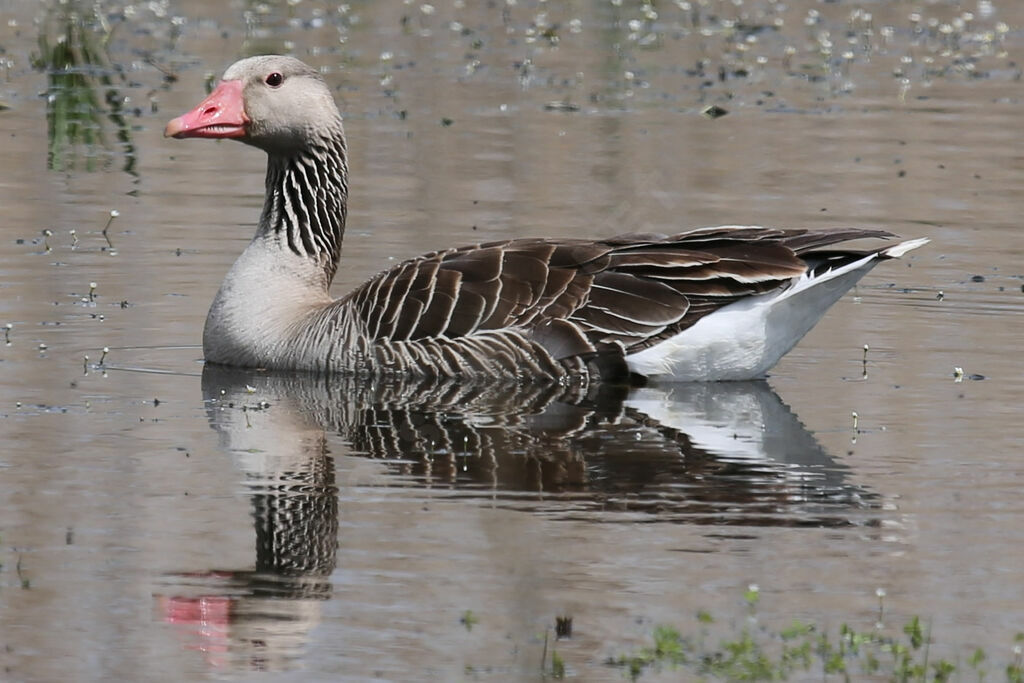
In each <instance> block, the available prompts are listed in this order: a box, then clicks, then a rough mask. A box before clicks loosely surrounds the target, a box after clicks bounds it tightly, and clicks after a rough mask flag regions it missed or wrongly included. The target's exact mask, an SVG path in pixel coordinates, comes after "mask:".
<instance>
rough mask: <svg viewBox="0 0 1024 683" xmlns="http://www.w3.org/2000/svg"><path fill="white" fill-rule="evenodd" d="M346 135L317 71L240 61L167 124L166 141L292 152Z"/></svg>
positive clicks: (283, 62)
mask: <svg viewBox="0 0 1024 683" xmlns="http://www.w3.org/2000/svg"><path fill="white" fill-rule="evenodd" d="M335 131H337V133H338V134H340V133H341V115H340V114H339V113H338V108H337V106H336V105H335V103H334V98H333V97H332V96H331V92H330V90H329V89H328V87H327V84H326V83H324V81H323V79H322V78H321V77H320V74H319V73H317V71H316V70H315V69H313V68H311V67H309V66H307V65H306V64H304V63H302V62H300V61H299V60H298V59H295V58H294V57H285V56H281V55H263V56H259V57H249V58H247V59H243V60H241V61H238V62H235V63H234V64H232V65H231V66H230V67H228V70H227V71H225V72H224V77H223V78H222V79H221V81H220V83H219V84H218V85H217V87H216V88H214V90H213V92H211V93H210V95H209V96H208V97H207V98H206V99H205V100H203V101H202V102H200V103H199V105H198V106H196V107H195V108H194V109H192V110H191V111H189V112H187V113H185V114H182V115H181V116H179V117H178V118H176V119H173V120H172V121H170V122H169V123H168V124H167V127H166V128H165V129H164V136H165V137H174V138H215V139H217V138H234V139H237V140H240V141H241V142H245V143H247V144H250V145H253V146H255V147H259V148H260V149H263V150H264V151H266V152H268V153H270V154H281V153H284V154H287V153H289V152H292V151H295V150H296V149H301V148H303V147H306V146H308V145H309V143H310V142H311V141H313V140H316V139H318V138H322V137H323V136H324V134H325V133H327V134H331V133H334V132H335Z"/></svg>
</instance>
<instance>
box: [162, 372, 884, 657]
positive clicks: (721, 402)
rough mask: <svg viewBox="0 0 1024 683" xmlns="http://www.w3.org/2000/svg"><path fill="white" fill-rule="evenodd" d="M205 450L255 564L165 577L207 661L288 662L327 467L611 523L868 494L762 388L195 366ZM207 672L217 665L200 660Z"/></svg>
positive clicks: (333, 493) (326, 569)
mask: <svg viewBox="0 0 1024 683" xmlns="http://www.w3.org/2000/svg"><path fill="white" fill-rule="evenodd" d="M202 385H203V395H204V399H205V405H206V410H207V415H208V418H209V421H210V424H211V426H212V427H213V429H214V430H215V431H216V432H217V434H218V436H219V440H220V447H221V448H222V449H223V450H225V451H227V452H228V453H230V454H231V456H232V457H233V458H234V460H235V462H236V465H237V467H238V469H239V470H240V472H241V473H242V475H243V477H244V480H245V483H246V485H247V486H248V487H249V488H250V490H251V492H252V495H251V499H252V515H253V520H254V524H255V527H256V549H255V567H254V569H246V570H223V569H217V570H204V571H198V572H191V573H187V574H180V575H178V576H177V578H176V580H177V581H179V582H180V583H183V584H187V583H188V582H189V580H190V579H191V580H194V581H195V582H196V584H197V585H199V586H201V590H202V591H203V592H204V593H205V594H204V595H201V596H200V597H187V598H186V597H177V598H164V599H163V605H164V615H165V618H166V619H168V620H170V621H173V622H176V623H179V624H184V625H187V626H189V627H193V628H196V629H198V632H199V634H200V636H199V638H200V640H202V641H203V642H202V643H201V644H200V645H197V647H201V648H202V649H203V650H205V651H206V652H207V653H208V656H209V657H211V658H213V659H215V658H217V657H220V658H223V659H224V660H225V662H227V661H231V662H238V661H239V660H244V661H246V662H247V666H248V667H249V668H255V669H286V668H291V667H290V664H289V663H290V662H297V660H298V658H299V657H300V656H301V654H302V648H303V644H304V642H305V640H306V637H307V634H308V633H309V631H310V630H311V629H312V628H313V627H314V626H315V625H316V624H317V623H318V621H319V614H320V606H321V603H322V601H324V600H326V599H329V598H330V597H331V590H332V586H331V581H330V575H331V573H332V572H333V570H334V568H335V563H336V553H337V543H338V496H337V493H338V492H337V488H336V485H335V475H334V470H335V460H334V456H332V455H331V454H330V451H329V450H328V444H329V443H330V444H331V445H332V447H333V448H334V450H336V451H339V452H342V453H344V455H345V456H347V457H352V456H356V457H364V458H366V457H368V458H373V459H375V460H379V461H380V462H381V466H382V469H383V470H385V471H387V472H388V473H390V474H391V475H393V476H386V477H384V479H383V481H384V484H382V485H383V486H388V487H394V486H405V487H422V488H424V489H426V488H429V489H430V493H429V499H430V501H432V503H433V502H436V501H438V500H439V499H444V498H445V497H446V496H450V497H451V498H453V499H454V498H458V499H459V500H460V501H461V502H462V503H463V504H465V503H466V499H467V498H468V499H470V500H472V499H476V500H478V501H482V502H486V504H488V505H500V506H506V507H511V508H516V509H522V510H525V511H529V512H531V513H535V514H544V515H548V516H553V517H562V518H573V519H584V520H587V521H593V522H596V523H609V522H625V521H628V522H637V521H640V522H679V523H689V524H717V525H728V524H739V525H790V526H792V525H815V526H823V525H824V526H846V525H850V524H858V523H865V524H870V523H872V522H871V521H870V520H871V516H870V515H868V516H864V515H859V514H858V511H860V510H863V509H865V508H871V507H873V506H874V501H875V500H876V496H875V495H874V494H872V493H870V492H869V491H867V490H865V489H863V488H861V487H859V486H857V485H854V484H850V483H848V482H847V475H848V471H847V469H846V468H845V467H844V466H842V465H841V464H839V463H836V462H835V461H834V460H833V459H832V458H830V457H829V456H828V455H827V454H826V453H825V451H824V450H823V449H822V448H821V447H820V446H819V445H818V443H817V442H816V440H815V439H814V437H813V436H812V435H811V434H810V433H809V432H808V431H807V430H806V429H805V428H804V427H803V425H801V423H800V422H799V420H798V419H797V417H796V416H795V415H794V414H793V413H792V411H790V409H789V408H788V407H787V406H786V405H785V404H784V403H783V402H782V401H781V400H780V399H779V397H778V396H777V395H776V394H775V393H774V392H773V391H772V390H771V388H770V387H769V386H768V385H767V384H766V383H764V382H742V383H740V382H731V383H704V384H686V385H674V386H663V387H662V386H653V387H644V388H634V389H627V388H624V387H607V386H602V387H598V388H596V389H593V388H592V389H591V390H590V391H589V392H587V393H584V392H582V391H581V390H580V389H578V388H575V387H565V386H560V385H558V384H525V385H495V384H464V383H458V382H430V381H428V380H421V381H405V382H399V381H369V380H360V379H357V378H338V377H334V378H326V377H316V376H311V375H302V374H276V373H270V372H260V371H252V370H235V369H226V368H220V367H214V366H207V367H206V368H205V369H204V371H203V380H202ZM215 663H216V662H215Z"/></svg>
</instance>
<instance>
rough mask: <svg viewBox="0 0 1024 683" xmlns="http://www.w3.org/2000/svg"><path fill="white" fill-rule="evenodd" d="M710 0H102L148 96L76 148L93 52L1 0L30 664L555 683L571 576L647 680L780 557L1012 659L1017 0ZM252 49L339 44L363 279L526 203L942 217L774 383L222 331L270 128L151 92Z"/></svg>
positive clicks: (591, 228) (781, 592)
mask: <svg viewBox="0 0 1024 683" xmlns="http://www.w3.org/2000/svg"><path fill="white" fill-rule="evenodd" d="M693 4H694V5H699V6H700V7H701V9H700V12H699V16H698V17H697V21H696V22H695V21H694V17H693V16H692V14H690V13H686V12H683V11H681V10H679V8H678V7H677V6H676V5H668V4H665V6H662V5H661V4H660V3H659V4H658V6H657V11H658V12H659V13H660V14H659V16H658V17H656V18H654V19H651V18H649V17H647V16H645V15H644V13H643V10H642V6H641V5H640V4H638V3H633V2H629V0H625V1H624V2H622V3H591V4H585V6H584V5H581V6H577V5H572V4H562V3H529V2H520V3H517V4H514V5H501V4H496V5H494V6H490V5H488V4H486V3H479V4H477V3H464V6H463V4H459V3H455V4H443V5H442V4H438V5H437V6H436V7H433V6H430V7H429V9H428V8H427V6H425V5H422V4H405V3H372V4H371V3H352V4H351V5H350V6H347V7H348V9H347V10H345V11H340V10H339V9H338V8H337V6H334V5H330V4H328V3H319V2H302V3H265V4H261V5H259V6H251V5H249V4H243V3H237V4H225V5H223V6H219V5H218V6H216V7H211V6H210V4H209V3H198V2H191V1H184V0H183V1H182V2H173V3H167V4H160V3H155V4H151V5H147V6H142V5H139V6H132V8H131V11H126V10H127V9H128V8H127V6H124V5H121V4H111V5H110V6H109V7H107V14H106V15H105V16H106V18H107V20H108V21H109V22H110V23H111V24H112V25H115V26H116V30H115V31H114V33H113V34H112V37H111V38H110V41H109V43H108V45H107V54H108V55H109V59H110V64H109V65H107V66H102V65H101V66H100V67H98V68H97V69H96V70H94V71H91V72H90V73H93V74H94V80H93V81H90V82H89V83H91V84H92V86H93V87H95V88H97V90H98V93H99V102H100V103H101V104H102V103H105V102H108V100H107V92H108V91H111V92H113V93H114V98H115V100H116V99H117V98H125V99H120V100H118V102H119V103H120V104H119V107H120V110H119V111H120V112H121V114H120V115H121V116H123V117H124V120H125V121H126V122H127V123H126V124H125V125H122V124H121V123H119V122H118V120H116V118H112V117H111V116H110V108H109V105H106V104H103V105H102V108H101V111H102V115H101V116H100V117H99V118H94V119H90V120H87V122H86V123H87V124H88V125H91V126H94V127H95V128H96V129H101V130H102V131H104V132H103V136H104V137H103V140H102V141H101V142H98V143H94V144H92V145H88V144H85V143H84V142H82V141H81V140H78V141H77V144H73V143H74V142H75V141H67V143H66V146H65V147H63V148H61V151H62V156H60V157H59V158H57V159H55V157H54V154H53V151H54V147H53V139H52V137H51V136H48V133H47V131H48V120H47V112H48V106H49V107H52V106H54V99H53V98H55V97H57V96H58V95H60V94H61V93H62V92H64V91H61V90H60V89H59V88H60V87H64V86H59V83H58V82H57V81H56V80H55V79H54V78H53V76H54V74H55V73H56V71H55V69H54V68H53V67H49V68H47V67H45V66H43V67H34V66H33V65H32V61H31V59H32V56H33V54H35V55H36V56H37V57H39V56H43V55H41V53H40V50H41V48H40V47H39V42H38V37H39V34H40V32H45V33H47V34H48V35H50V38H51V40H50V43H51V44H53V41H54V36H56V35H59V34H60V32H61V30H63V29H61V27H62V26H63V24H62V21H63V20H64V18H66V17H63V15H61V14H60V12H61V9H60V7H61V6H60V5H57V4H56V3H55V4H54V5H53V7H52V8H51V9H50V10H49V11H50V12H51V14H50V15H49V18H48V19H46V21H42V18H43V16H44V13H45V10H44V9H42V8H39V7H36V6H35V5H34V4H33V3H23V2H15V1H9V2H0V9H2V10H3V16H4V17H5V18H6V22H4V23H3V24H2V25H0V46H2V48H3V51H2V58H3V59H4V64H3V66H4V68H3V70H0V102H3V104H4V105H5V106H6V107H7V108H6V109H3V110H0V127H2V128H0V130H2V132H3V138H4V143H3V146H2V148H0V149H2V151H0V154H2V155H3V160H4V168H5V170H4V173H3V174H2V176H0V206H2V207H3V216H4V218H3V229H2V230H3V239H2V240H0V324H6V323H8V322H9V323H10V324H11V329H10V332H9V340H10V343H9V344H8V345H6V346H3V347H0V387H2V392H0V393H2V395H3V397H4V398H3V401H2V403H0V429H2V435H3V442H4V448H3V450H2V451H0V473H2V476H0V510H2V511H3V512H2V513H0V563H2V570H0V605H2V609H0V623H2V625H3V628H2V632H3V633H4V644H5V646H6V649H5V651H4V652H3V654H2V655H0V660H2V661H3V664H4V666H5V668H6V672H7V673H6V674H5V676H7V677H10V678H11V679H15V680H56V679H59V678H63V677H66V675H67V672H68V671H75V672H78V674H79V677H80V678H83V679H100V678H109V679H125V680H128V679H133V678H137V677H139V675H140V674H139V672H140V671H142V672H145V677H146V678H151V679H154V680H162V679H166V680H182V679H196V678H204V677H229V678H239V679H246V678H248V677H249V676H250V675H251V674H252V672H254V671H268V672H274V674H275V676H277V677H280V678H282V679H289V678H290V679H295V680H299V679H301V680H309V679H319V680H323V679H328V678H338V677H341V678H345V679H351V680H363V679H371V678H383V679H391V680H421V679H423V678H425V677H427V676H432V677H434V678H437V679H439V680H458V679H460V678H474V677H475V678H484V679H486V678H490V679H493V680H509V679H516V678H523V679H536V678H538V677H539V676H540V672H541V667H540V661H541V657H542V653H543V651H544V634H545V633H546V632H547V633H549V634H551V637H552V638H553V628H554V623H555V618H556V617H557V616H561V615H571V616H572V617H573V622H574V630H573V637H572V638H571V639H569V640H562V641H559V642H558V645H557V647H558V649H559V652H560V654H561V655H562V656H563V658H564V659H565V661H566V664H567V666H568V668H569V672H570V673H571V674H572V675H574V676H576V677H578V678H579V679H580V680H588V681H593V680H621V678H622V672H621V671H620V670H618V669H615V668H611V667H608V666H606V665H605V664H604V660H605V659H606V658H607V657H609V656H617V655H619V654H622V653H623V652H627V651H630V650H632V649H635V648H636V647H638V646H639V645H641V644H643V643H645V642H647V641H648V639H649V637H650V634H651V631H652V628H653V627H654V625H656V624H662V623H668V624H676V625H679V626H680V627H681V628H684V629H685V628H686V627H687V625H689V624H692V623H693V615H694V614H695V613H696V611H697V610H699V609H704V610H708V611H710V612H711V613H713V614H715V615H719V616H720V617H721V621H722V623H723V625H724V630H725V631H728V630H729V629H728V625H729V624H742V623H743V621H742V620H743V619H744V618H745V616H744V615H745V608H744V606H743V604H742V595H743V592H744V590H745V589H746V587H747V586H748V585H749V584H751V583H756V584H757V585H758V586H759V587H760V589H761V591H762V594H763V597H762V602H761V605H760V610H761V619H763V620H764V621H765V622H766V623H774V624H785V623H788V622H789V621H790V620H792V619H793V618H800V619H804V620H807V621H813V622H815V623H817V624H820V625H821V626H822V627H823V628H825V627H835V626H837V625H838V624H839V623H841V622H844V621H845V622H851V623H854V624H857V625H858V626H859V627H862V628H870V627H871V625H872V624H873V623H874V620H875V618H876V616H877V606H878V605H877V598H876V597H875V591H876V589H878V588H882V589H884V590H885V592H886V598H885V607H886V615H885V620H886V621H887V622H889V623H892V624H897V625H898V624H901V623H902V622H903V620H904V619H905V618H907V617H908V616H910V615H920V616H921V617H922V619H927V620H929V622H930V625H931V629H932V634H933V640H934V644H933V648H934V651H935V652H936V653H939V654H937V655H936V656H947V657H950V658H954V657H956V656H961V657H963V656H964V653H968V652H970V651H971V650H972V649H973V647H975V646H982V647H984V648H985V649H986V651H988V652H989V653H990V656H991V657H992V658H993V661H994V662H1006V661H1008V660H1009V657H1010V654H1009V651H1010V647H1011V645H1012V643H1011V641H1012V637H1013V634H1014V633H1016V632H1017V631H1020V630H1024V624H1022V621H1021V614H1022V613H1021V608H1020V606H1021V605H1024V588H1022V587H1024V561H1022V560H1024V558H1022V557H1021V551H1020V548H1022V547H1024V531H1022V530H1024V504H1022V502H1021V500H1022V499H1021V496H1020V490H1021V483H1022V481H1024V466H1022V464H1021V459H1020V451H1021V445H1022V443H1024V427H1022V423H1021V421H1020V419H1019V415H1020V408H1019V406H1020V405H1021V404H1022V402H1024V383H1022V381H1021V374H1020V362H1019V359H1018V358H1017V354H1016V350H1017V348H1018V346H1019V339H1020V334H1021V331H1022V323H1021V320H1022V318H1021V313H1022V304H1024V294H1022V285H1024V268H1022V267H1021V263H1022V261H1024V244H1022V242H1021V239H1020V237H1019V236H1018V226H1017V221H1018V218H1019V215H1020V213H1021V207H1020V194H1019V192H1018V191H1017V189H1018V185H1019V183H1020V178H1021V173H1022V170H1024V163H1022V156H1021V154H1020V152H1019V140H1018V138H1019V133H1018V131H1019V128H1020V126H1019V123H1020V121H1019V119H1020V111H1019V109H1020V98H1021V92H1022V91H1021V86H1020V81H1019V75H1020V69H1019V67H1018V66H1017V65H1018V64H1020V63H1021V61H1022V58H1024V55H1021V49H1022V47H1024V43H1022V40H1021V34H1020V31H1019V28H1018V27H1019V26H1021V25H1022V23H1024V10H1022V9H1021V8H1019V7H1017V5H1016V4H1015V3H1010V2H993V3H988V4H985V7H987V8H991V10H992V11H991V13H989V12H988V10H985V11H982V10H983V8H973V9H971V11H972V12H973V13H974V15H975V16H974V17H973V19H972V20H971V21H970V22H969V24H968V25H967V26H966V27H961V28H959V29H957V30H956V32H954V33H953V34H949V33H943V32H940V31H939V30H938V28H937V27H938V26H940V25H941V24H942V23H945V22H953V20H954V19H955V18H956V17H958V16H959V14H960V13H962V12H963V11H965V9H964V8H959V7H958V5H957V3H943V2H937V3H928V4H927V5H925V6H924V7H921V6H919V5H915V4H914V3H909V2H892V3H857V2H835V3H825V4H821V3H817V2H802V1H801V2H797V1H794V2H790V3H787V4H786V6H785V8H784V9H782V8H781V6H780V5H778V4H777V3H772V2H767V1H764V2H757V1H755V2H749V1H748V2H745V3H741V4H736V3H733V2H706V3H693ZM858 9H863V10H867V11H870V12H871V13H872V15H873V16H872V18H871V20H870V22H868V21H866V20H865V19H864V17H863V14H857V13H856V10H858ZM83 11H88V8H86V9H85V10H83ZM915 11H916V12H920V13H922V15H923V16H922V17H921V19H920V21H915V20H912V19H911V17H910V15H911V14H912V13H913V12H915ZM815 12H816V13H817V14H815ZM53 13H56V14H53ZM178 18H180V19H178ZM931 18H935V19H936V20H937V22H939V23H937V24H936V25H935V27H932V28H929V25H928V20H929V19H931ZM90 21H91V20H86V21H85V25H87V26H89V25H91V24H90ZM631 22H633V23H631ZM1001 22H1005V25H1003V23H1001ZM951 25H952V24H951ZM887 27H892V30H891V31H889V30H888V29H887ZM787 47H792V48H793V51H792V54H790V51H788V50H787ZM263 51H292V52H294V53H295V54H296V55H297V56H299V57H301V58H303V59H306V60H308V61H309V62H311V63H313V64H316V65H317V66H318V67H322V68H323V70H324V73H325V78H326V79H327V81H328V82H329V83H330V84H331V86H332V87H333V88H334V89H335V91H336V94H337V97H338V100H339V103H340V105H341V108H342V111H343V113H344V115H345V117H346V126H347V131H348V134H349V141H350V149H351V165H352V173H353V175H352V183H351V193H352V204H351V211H350V218H349V230H348V232H347V234H346V238H345V253H344V265H343V266H342V269H341V272H340V273H339V275H338V277H337V279H336V283H335V288H334V291H335V292H336V293H338V294H340V293H343V292H345V291H347V290H348V289H349V288H351V287H353V286H355V285H356V284H358V283H359V282H361V281H362V280H364V279H365V278H366V277H368V276H370V275H372V274H374V273H375V272H377V271H379V270H380V269H382V268H386V267H388V266H389V265H391V264H392V263H394V262H395V261H397V260H399V259H402V258H405V257H408V256H412V255H415V254H417V253H421V252H424V251H429V250H432V249H435V248H439V247H443V246H446V245H453V244H462V243H470V242H478V241H485V240H489V239H502V238H508V237H515V236H531V235H564V236H571V237H600V236H608V235H612V234H618V233H622V232H627V231H634V230H635V231H661V232H667V231H673V230H679V229H684V228H687V227H697V226H702V225H710V224H749V223H756V224H767V225H777V226H805V227H815V228H817V227H838V226H843V225H858V226H865V227H873V228H874V227H877V228H883V229H887V230H891V231H893V232H897V233H899V234H901V235H903V236H906V237H921V236H926V237H930V238H931V239H932V240H933V242H932V244H931V245H929V246H928V247H927V248H925V249H921V250H918V251H916V252H914V253H913V254H912V255H911V257H909V258H908V259H906V260H904V261H901V262H895V263H887V264H884V265H883V266H881V267H879V268H878V269H877V270H876V271H874V272H873V273H872V274H870V275H869V276H868V277H867V278H865V280H864V281H863V282H862V284H861V285H860V286H859V287H858V288H857V289H856V290H855V291H853V292H851V293H850V294H849V295H847V296H846V297H844V298H843V299H842V300H841V301H840V302H839V303H838V304H837V305H836V306H835V308H834V309H833V310H832V311H831V312H830V314H829V315H828V316H827V317H826V319H825V320H824V321H823V322H822V323H821V324H820V325H819V326H818V327H817V328H815V330H813V331H812V332H811V333H810V334H809V335H808V336H807V338H806V339H805V340H804V341H803V342H802V343H801V344H800V345H799V347H798V348H797V349H795V350H794V351H793V352H792V353H791V354H790V355H789V356H787V357H786V358H785V359H784V360H783V361H782V363H780V365H779V366H778V367H777V368H776V369H775V370H774V371H773V372H772V375H771V377H770V378H769V379H768V381H767V382H755V383H740V384H726V385H721V386H717V385H710V386H680V387H650V388H645V389H641V390H637V391H634V392H632V393H622V392H615V391H609V392H603V393H602V392H598V393H595V394H592V395H584V396H578V395H564V394H562V393H560V392H559V391H557V390H554V389H553V388H544V387H534V388H521V389H519V390H517V391H515V392H508V391H505V390H499V389H498V388H493V390H491V391H486V390H475V389H474V388H472V387H444V386H441V387H438V386H433V387H424V386H417V385H406V384H399V385H369V386H368V385H360V384H358V383H356V384H353V383H351V382H338V381H325V380H322V379H315V378H309V377H296V376H288V375H268V374H266V373H244V372H243V373H231V372H219V371H217V370H216V369H213V368H204V367H203V364H202V362H201V357H202V350H201V348H200V347H199V345H198V344H199V340H200V335H201V330H202V325H203V320H204V317H205V314H206V308H207V306H208V305H209V302H210V300H211V299H212V297H213V294H214V293H215V292H216V289H217V287H218V285H219V283H220V280H221V278H222V277H223V274H224V272H225V271H226V269H227V268H228V267H229V266H230V264H231V262H232V261H233V259H234V258H235V257H236V256H237V254H238V253H239V252H240V251H241V249H242V248H243V247H244V245H245V243H246V241H247V240H248V239H249V237H250V236H251V233H252V230H253V225H254V222H255V219H256V217H257V215H258V211H259V208H260V206H261V202H262V192H263V158H262V156H261V154H260V153H259V152H257V151H256V150H252V149H248V148H245V147H243V146H242V145H238V144H235V143H232V142H225V143H211V142H203V141H174V140H164V139H163V138H162V130H163V126H164V123H165V122H166V120H167V119H169V118H171V117H173V116H176V115H177V114H179V113H181V112H183V111H185V110H186V109H188V108H190V107H192V106H193V105H194V104H195V103H196V102H198V100H199V99H200V98H201V97H202V95H203V93H204V78H205V76H206V74H207V73H218V72H220V71H222V70H223V68H225V67H226V66H227V65H228V64H229V63H231V62H232V61H234V59H236V58H237V57H239V56H242V55H243V54H248V53H253V52H263ZM847 53H849V55H848V56H844V55H846V54H847ZM759 57H763V60H759V59H758V58H759ZM44 61H45V60H44ZM158 67H159V68H158ZM167 74H173V78H169V77H168V76H167ZM102 78H106V81H104V80H102ZM83 87H84V86H83ZM47 94H48V95H49V100H48V97H47ZM711 104H716V105H718V106H720V107H722V108H723V109H725V110H727V112H728V113H727V114H726V115H725V116H723V117H721V118H717V119H711V118H708V117H707V116H704V115H702V114H701V111H702V110H704V109H705V108H706V107H707V106H709V105H711ZM50 111H51V113H52V111H53V110H52V109H50ZM125 130H127V131H128V133H129V138H130V144H129V143H128V142H125V140H124V139H123V133H124V131H125ZM57 162H59V163H57ZM111 210H115V211H117V212H118V215H117V216H116V217H115V218H114V219H113V220H112V221H111V222H110V224H109V228H108V230H107V233H106V236H104V234H103V232H102V231H103V229H104V227H105V226H107V224H108V221H110V218H111V217H110V212H111ZM44 231H48V232H49V234H44ZM71 231H74V234H72V232H71ZM865 346H867V347H869V350H868V351H867V354H866V356H865V351H864V347H865ZM105 348H106V349H107V351H106V353H105V352H104V349H105ZM86 357H88V358H86ZM865 359H866V361H865ZM954 368H961V369H962V370H963V375H962V377H960V378H959V379H960V381H957V379H958V378H957V377H956V376H955V375H954ZM853 413H856V414H857V418H856V427H855V426H854V419H853V417H852V414H853ZM467 612H470V613H472V614H473V615H474V619H472V620H470V621H471V622H475V623H470V624H469V626H470V627H467V624H466V623H465V622H466V619H465V616H466V614H467ZM737 628H738V627H737ZM677 675H678V673H676V674H673V673H672V672H671V671H663V672H661V673H658V672H653V671H652V672H648V673H646V674H645V679H648V678H649V679H652V680H656V679H658V678H659V677H660V678H663V679H665V680H674V679H675V676H677ZM816 680H820V677H819V676H816Z"/></svg>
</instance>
